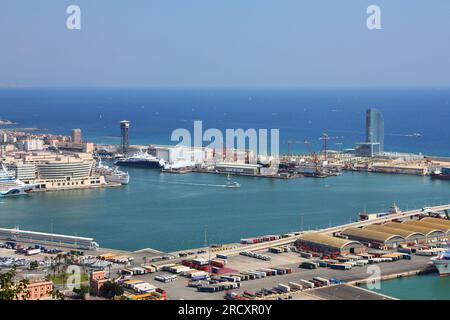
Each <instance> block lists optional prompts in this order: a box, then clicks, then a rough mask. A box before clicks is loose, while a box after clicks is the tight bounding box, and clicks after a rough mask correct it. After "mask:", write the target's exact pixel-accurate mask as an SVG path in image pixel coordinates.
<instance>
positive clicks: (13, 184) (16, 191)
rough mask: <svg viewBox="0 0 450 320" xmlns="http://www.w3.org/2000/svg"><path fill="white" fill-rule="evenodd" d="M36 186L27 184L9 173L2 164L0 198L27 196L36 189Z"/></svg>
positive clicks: (0, 169)
mask: <svg viewBox="0 0 450 320" xmlns="http://www.w3.org/2000/svg"><path fill="white" fill-rule="evenodd" d="M34 187H35V186H34V185H31V184H26V183H24V182H22V181H20V180H18V179H16V178H15V177H14V175H13V174H11V173H9V172H8V171H7V170H6V168H5V166H4V165H3V164H2V165H1V168H0V197H6V196H12V195H22V194H27V193H29V192H31V191H33V189H34Z"/></svg>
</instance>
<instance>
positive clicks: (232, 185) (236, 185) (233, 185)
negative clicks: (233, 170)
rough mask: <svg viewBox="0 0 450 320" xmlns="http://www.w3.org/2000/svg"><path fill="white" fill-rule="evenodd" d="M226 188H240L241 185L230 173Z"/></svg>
mask: <svg viewBox="0 0 450 320" xmlns="http://www.w3.org/2000/svg"><path fill="white" fill-rule="evenodd" d="M225 187H226V188H240V187H241V185H240V184H239V183H238V182H237V181H231V177H230V175H228V176H227V182H226V183H225Z"/></svg>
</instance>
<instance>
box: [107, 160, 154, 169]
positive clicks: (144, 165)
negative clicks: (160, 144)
mask: <svg viewBox="0 0 450 320" xmlns="http://www.w3.org/2000/svg"><path fill="white" fill-rule="evenodd" d="M114 164H115V165H117V166H120V167H138V168H149V169H161V168H162V166H161V164H160V163H159V162H157V161H121V160H118V161H116V162H115V163H114Z"/></svg>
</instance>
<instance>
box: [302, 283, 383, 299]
mask: <svg viewBox="0 0 450 320" xmlns="http://www.w3.org/2000/svg"><path fill="white" fill-rule="evenodd" d="M309 294H310V295H311V296H313V297H317V298H319V299H324V300H391V299H390V298H388V297H387V296H383V295H379V294H376V293H374V292H371V291H368V290H364V289H362V288H358V287H355V286H349V285H346V284H340V285H336V286H331V287H325V288H319V289H315V290H311V291H310V292H309Z"/></svg>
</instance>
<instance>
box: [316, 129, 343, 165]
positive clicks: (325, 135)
mask: <svg viewBox="0 0 450 320" xmlns="http://www.w3.org/2000/svg"><path fill="white" fill-rule="evenodd" d="M338 139H344V137H342V136H335V137H330V136H329V135H328V133H325V132H324V133H322V136H321V137H320V138H319V140H323V151H324V153H325V161H327V159H328V140H338Z"/></svg>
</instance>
